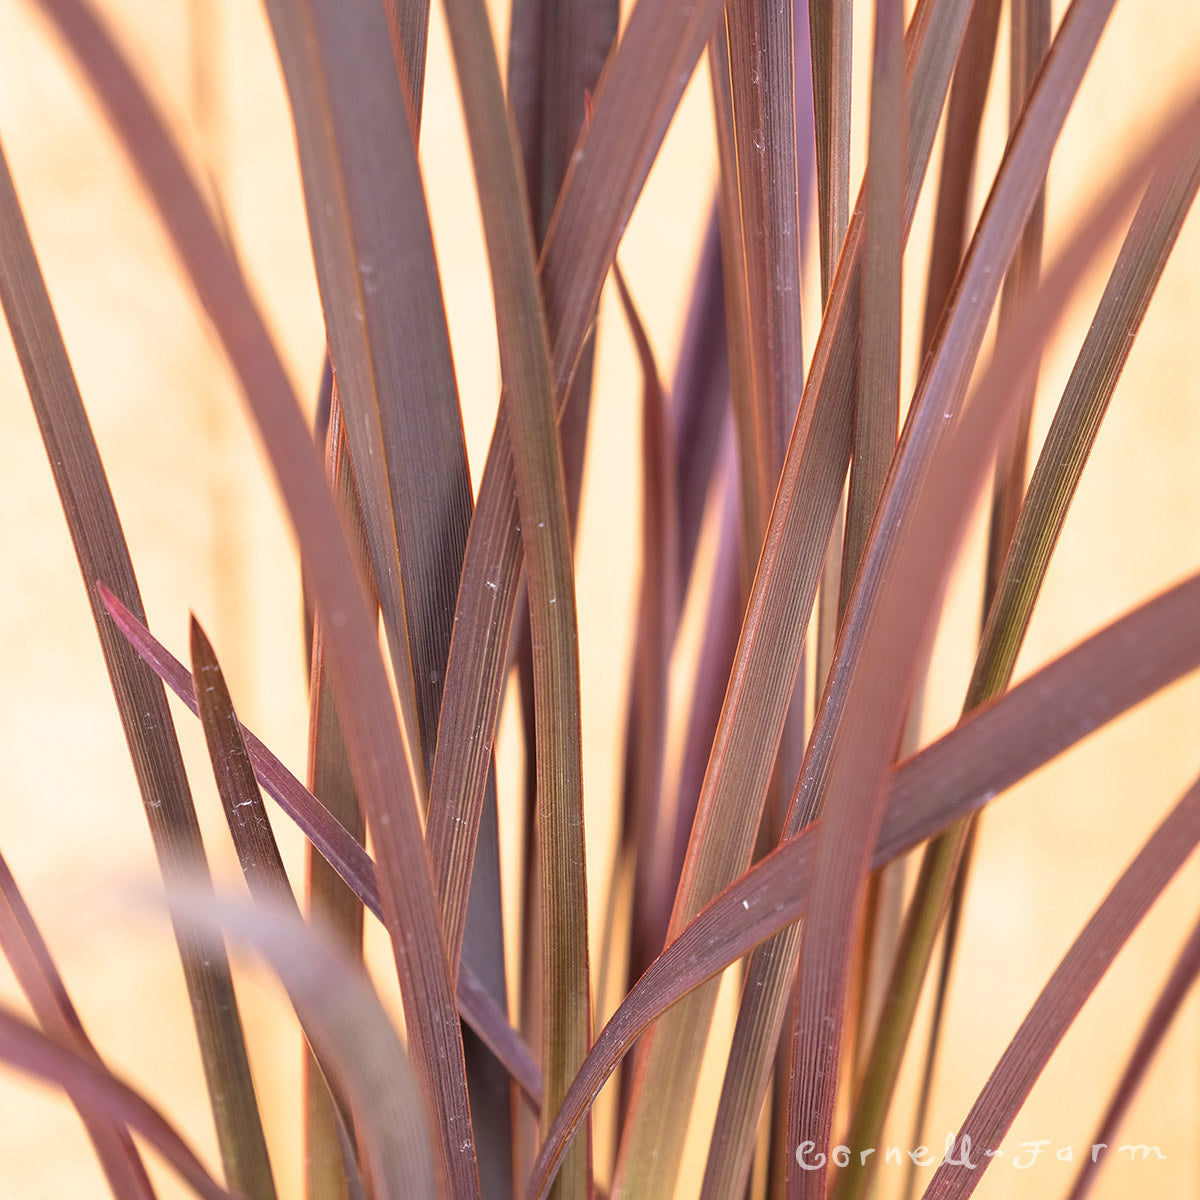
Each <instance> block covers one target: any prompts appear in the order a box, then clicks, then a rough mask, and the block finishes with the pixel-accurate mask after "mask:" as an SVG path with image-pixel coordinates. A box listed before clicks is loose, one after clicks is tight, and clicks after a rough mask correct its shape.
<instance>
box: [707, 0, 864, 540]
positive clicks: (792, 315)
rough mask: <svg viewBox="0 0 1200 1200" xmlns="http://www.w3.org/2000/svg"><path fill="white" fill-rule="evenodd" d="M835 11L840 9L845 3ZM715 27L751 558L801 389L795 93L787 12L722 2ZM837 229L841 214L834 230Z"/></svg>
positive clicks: (762, 2)
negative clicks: (733, 171)
mask: <svg viewBox="0 0 1200 1200" xmlns="http://www.w3.org/2000/svg"><path fill="white" fill-rule="evenodd" d="M839 8H841V9H844V10H845V12H846V13H847V14H848V13H849V9H850V6H849V5H848V4H842V5H839ZM725 22H726V29H727V35H728V45H729V66H730V81H731V93H732V94H731V100H732V105H733V136H734V147H735V151H736V155H737V190H738V199H739V202H740V204H739V208H740V213H741V237H742V262H743V264H744V267H745V272H746V299H747V320H748V331H749V335H750V341H749V346H750V366H751V379H750V382H751V385H752V386H751V388H750V390H749V393H748V394H746V395H737V396H735V397H734V413H735V416H736V417H737V425H738V439H739V442H740V443H741V444H742V448H741V453H740V455H739V460H740V462H741V464H742V475H743V479H742V490H743V495H744V496H745V497H746V502H747V503H750V502H751V501H753V508H752V509H749V510H748V511H747V512H746V513H744V514H743V520H744V527H745V530H746V539H747V543H748V546H747V551H748V553H749V555H750V556H751V559H753V558H754V557H756V556H757V553H758V548H759V547H760V546H761V544H762V537H763V533H764V532H765V530H766V525H767V521H768V520H769V519H770V513H771V502H772V500H773V499H774V497H775V488H776V486H777V484H778V481H779V469H780V467H781V466H782V463H783V446H784V439H785V436H786V428H787V423H788V420H789V418H790V417H791V416H792V414H793V412H794V410H795V407H796V405H797V404H798V403H799V398H800V393H801V391H802V390H803V387H804V352H803V344H802V339H801V322H800V296H801V287H800V208H799V184H798V175H797V169H796V96H795V82H794V78H793V74H792V46H793V39H792V20H791V12H790V10H789V9H788V7H787V6H784V5H779V4H775V3H772V2H770V0H731V2H730V3H729V4H727V5H726V14H725ZM847 99H848V97H847ZM847 116H848V113H847ZM846 128H847V131H848V129H849V124H848V121H847V125H846ZM847 145H848V143H847ZM848 168H849V160H848V159H847V179H846V190H845V193H843V195H842V198H841V205H842V208H843V209H845V207H846V206H847V204H848V202H849V201H848V196H847V194H846V193H848V190H849V169H848ZM845 223H846V218H845V216H843V218H842V225H843V231H844V226H845Z"/></svg>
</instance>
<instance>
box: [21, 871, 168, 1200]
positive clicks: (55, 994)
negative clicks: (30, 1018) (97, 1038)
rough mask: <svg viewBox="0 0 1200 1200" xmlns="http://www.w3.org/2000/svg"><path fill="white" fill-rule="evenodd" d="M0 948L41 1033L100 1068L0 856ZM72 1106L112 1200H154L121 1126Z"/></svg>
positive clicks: (151, 1189) (42, 941) (98, 1061)
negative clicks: (106, 1183) (84, 1129)
mask: <svg viewBox="0 0 1200 1200" xmlns="http://www.w3.org/2000/svg"><path fill="white" fill-rule="evenodd" d="M0 948H2V949H3V951H4V957H5V958H7V959H8V963H9V966H10V967H12V971H13V975H14V976H15V977H16V980H17V983H18V984H19V985H20V988H21V990H22V991H23V992H24V993H25V996H26V998H27V999H28V1000H29V1005H30V1007H31V1008H32V1009H33V1015H34V1016H35V1017H36V1018H37V1021H38V1024H39V1025H41V1027H42V1029H43V1031H44V1032H45V1033H46V1034H47V1035H48V1036H49V1037H51V1038H53V1039H54V1040H55V1041H56V1042H58V1043H59V1044H60V1045H63V1046H68V1047H70V1048H71V1049H72V1050H75V1051H76V1052H77V1053H78V1054H80V1055H81V1056H82V1057H84V1058H90V1059H91V1060H92V1061H93V1062H95V1064H96V1065H97V1066H103V1064H102V1063H101V1061H100V1056H99V1055H98V1054H97V1053H96V1049H95V1047H94V1046H93V1045H92V1042H91V1039H90V1038H89V1037H88V1035H87V1034H86V1033H85V1032H84V1028H83V1022H82V1021H81V1020H80V1019H79V1013H78V1012H77V1011H76V1009H75V1005H74V1004H72V1003H71V998H70V996H69V995H68V994H67V988H66V984H65V983H64V982H63V980H62V976H61V975H59V973H58V968H57V967H56V966H55V965H54V959H53V958H52V957H51V954H50V948H49V947H48V946H47V945H46V942H45V939H44V938H43V937H42V933H41V930H40V929H38V927H37V922H36V921H35V920H34V919H33V913H31V912H30V911H29V906H28V905H27V904H26V903H25V897H24V896H22V895H21V890H20V888H18V887H17V881H16V880H15V879H14V878H13V875H12V872H11V871H10V870H9V868H8V863H7V862H5V861H4V858H3V857H2V856H0ZM76 1107H78V1108H79V1115H80V1116H81V1117H82V1118H83V1123H84V1126H85V1127H86V1129H87V1133H88V1137H89V1138H90V1139H91V1142H92V1145H93V1146H94V1147H95V1150H96V1157H97V1158H98V1159H99V1160H100V1166H101V1167H102V1168H103V1170H104V1174H105V1176H106V1178H107V1179H108V1184H109V1187H110V1188H111V1189H112V1193H113V1196H114V1197H115V1198H116V1200H154V1189H153V1187H152V1186H151V1184H150V1179H149V1176H147V1174H146V1168H145V1166H144V1165H143V1163H142V1160H141V1157H140V1156H139V1155H138V1152H137V1147H136V1146H134V1144H133V1139H132V1138H131V1137H130V1136H129V1132H128V1130H126V1129H125V1127H124V1125H122V1124H120V1123H115V1124H114V1123H112V1122H109V1121H105V1120H100V1119H97V1118H96V1116H95V1115H94V1114H93V1112H92V1111H91V1110H90V1109H89V1108H87V1107H86V1106H85V1105H83V1104H78V1105H77V1106H76Z"/></svg>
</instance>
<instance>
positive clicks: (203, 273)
mask: <svg viewBox="0 0 1200 1200" xmlns="http://www.w3.org/2000/svg"><path fill="white" fill-rule="evenodd" d="M47 4H48V6H50V7H48V9H47V11H49V12H51V13H52V15H54V14H57V16H58V17H60V18H61V19H59V20H58V22H57V24H58V27H59V29H60V30H61V31H62V32H63V34H64V37H65V38H66V39H67V40H68V44H69V45H70V46H71V48H72V51H73V52H74V53H75V54H76V55H77V57H78V58H79V60H80V62H81V64H82V65H83V66H84V69H85V71H87V73H88V76H89V79H90V80H91V82H92V84H93V86H94V87H95V88H96V91H97V95H98V96H99V98H100V99H101V101H102V102H103V103H104V104H105V108H106V112H107V114H108V116H109V119H110V120H111V121H112V123H113V125H114V127H115V128H116V129H117V131H118V133H119V134H120V136H121V139H122V141H123V142H124V144H125V145H126V147H127V148H128V149H129V150H130V152H131V156H132V160H133V163H134V166H135V167H136V169H137V170H138V172H139V175H140V176H141V178H142V181H143V183H144V184H145V186H146V187H147V189H148V190H149V192H150V194H151V196H152V198H153V200H154V202H155V204H156V206H157V208H158V211H159V214H160V216H161V217H162V219H163V222H164V224H165V226H166V228H167V232H168V234H169V235H170V237H171V240H172V243H173V244H174V247H175V249H176V251H177V253H178V254H179V256H180V258H181V259H182V260H183V263H184V266H185V268H186V271H187V275H188V278H189V280H190V281H191V283H192V285H193V287H194V288H195V289H196V292H197V294H198V296H199V298H200V300H201V303H202V304H203V306H204V309H205V312H206V313H207V314H208V316H209V317H210V319H211V320H212V322H213V325H214V327H215V328H216V330H217V332H218V335H219V336H220V338H221V342H222V345H223V346H224V348H225V350H226V352H227V353H228V355H229V358H230V362H231V364H232V366H233V368H234V370H235V372H236V374H237V376H238V379H239V382H240V384H241V386H242V389H243V394H244V397H245V399H246V400H247V402H248V403H249V405H250V409H251V412H252V413H253V416H254V419H255V422H256V425H257V427H258V430H259V432H260V434H261V436H262V439H263V443H264V445H265V447H266V450H267V454H268V457H269V459H270V461H271V464H272V468H273V469H274V471H275V475H276V479H277V481H278V484H279V487H280V490H281V492H282V495H283V499H284V503H285V506H286V508H287V511H288V513H289V516H290V518H291V520H292V523H293V527H294V529H295V532H296V535H297V538H298V540H299V543H300V550H301V558H302V560H303V563H304V567H305V570H306V571H307V572H308V576H307V577H308V579H309V580H310V582H311V585H312V592H313V596H314V598H315V602H316V605H317V607H318V608H323V609H324V611H325V612H326V613H327V614H329V615H330V618H331V619H330V621H329V624H328V627H327V628H328V633H329V648H330V656H331V662H332V666H333V671H334V679H335V685H336V687H337V689H338V694H339V696H340V698H341V701H342V705H343V707H342V715H343V719H344V722H345V730H346V733H347V737H348V738H349V749H350V753H351V763H352V767H353V770H354V775H355V780H356V783H357V784H358V788H359V794H360V798H361V800H362V802H363V805H364V807H365V808H366V810H367V813H368V817H369V821H370V824H371V827H372V832H373V834H374V838H375V845H376V848H377V851H378V854H379V860H380V864H381V872H380V892H381V899H382V902H383V909H384V912H385V914H386V918H387V921H386V923H387V926H388V930H389V932H390V934H391V937H392V942H393V947H394V949H395V952H396V965H397V970H398V974H399V977H400V983H401V990H402V992H403V993H404V995H405V1004H406V1011H407V1012H408V1013H409V1025H408V1031H409V1037H410V1041H409V1046H410V1049H411V1051H412V1055H413V1060H414V1065H415V1067H416V1070H417V1076H418V1078H419V1079H420V1080H421V1082H422V1086H423V1088H424V1089H425V1095H426V1099H427V1104H428V1107H429V1111H430V1114H431V1115H430V1122H429V1123H430V1127H431V1129H432V1130H433V1131H434V1136H435V1137H436V1138H437V1140H438V1148H437V1155H436V1161H437V1163H438V1166H439V1173H440V1175H441V1178H442V1179H443V1181H444V1184H445V1187H446V1189H447V1190H448V1191H450V1192H451V1194H452V1195H454V1196H455V1200H458V1198H459V1197H462V1196H472V1195H475V1194H476V1193H477V1190H478V1180H477V1179H476V1176H475V1168H474V1161H473V1156H472V1154H471V1138H470V1115H469V1112H468V1105H467V1097H466V1087H465V1083H464V1081H463V1077H462V1072H461V1069H456V1067H455V1064H460V1065H461V1062H462V1041H461V1038H460V1037H459V1036H458V1033H457V1028H456V1022H455V1021H454V1017H453V1013H454V999H453V997H454V993H453V990H452V985H451V982H450V977H449V971H448V968H447V964H446V958H445V953H444V950H443V947H442V943H441V936H440V930H439V926H438V919H437V911H436V907H435V905H434V900H433V889H432V885H431V881H430V877H429V864H428V861H427V859H426V856H425V852H424V846H423V839H422V833H421V827H420V819H419V814H418V811H417V798H418V796H419V794H420V791H421V788H420V785H419V778H420V765H419V764H414V763H413V762H412V760H411V759H410V758H409V756H408V754H407V753H406V752H405V747H404V743H403V739H402V735H401V732H400V729H399V727H398V725H397V721H396V716H395V707H394V703H393V700H392V694H391V690H390V687H389V684H388V680H387V675H386V672H385V670H384V667H383V663H382V662H381V661H380V658H379V653H378V643H377V638H376V637H375V629H374V624H373V622H372V619H371V614H370V612H369V610H368V607H367V604H366V601H365V598H364V597H363V594H362V590H361V588H360V587H359V585H358V580H357V578H356V573H355V569H354V564H353V560H352V557H351V554H350V551H349V549H348V547H347V545H346V540H345V536H344V533H343V530H342V527H341V524H340V522H339V519H338V515H337V512H336V509H335V507H334V504H333V501H332V497H331V496H330V493H329V490H328V488H327V487H326V485H325V481H324V479H323V476H322V471H321V467H320V463H319V460H318V457H317V454H316V452H315V450H314V447H313V444H312V440H311V437H310V435H309V432H308V430H307V428H306V427H305V424H304V421H303V419H302V417H301V415H300V411H299V407H298V405H297V403H296V398H295V395H294V394H293V392H292V389H291V385H290V384H289V382H288V380H287V375H286V373H285V372H284V370H283V367H282V364H281V363H280V360H279V357H278V355H277V353H276V352H275V350H274V347H273V345H272V343H271V339H270V337H269V335H268V334H267V332H266V329H265V326H264V324H263V320H262V316H261V314H260V313H259V311H258V309H257V307H256V306H255V305H254V303H253V300H252V299H251V297H250V294H249V291H248V289H247V287H246V284H245V280H244V278H243V276H242V274H241V272H240V269H239V268H238V266H237V263H236V262H235V261H234V260H233V258H232V256H231V255H230V253H229V250H228V247H227V246H226V244H225V242H224V240H223V237H222V234H221V232H220V229H219V227H218V225H217V223H216V222H215V220H214V218H213V215H212V213H211V211H210V210H209V208H208V206H207V204H206V203H205V200H204V196H203V192H202V190H201V189H200V188H199V186H198V185H197V182H196V180H195V178H194V177H193V176H192V174H191V173H190V171H189V169H188V167H187V165H186V164H185V162H184V160H183V159H182V157H181V156H180V155H179V152H178V149H177V147H176V146H175V145H174V143H173V141H172V139H171V137H170V135H169V134H168V132H167V129H166V126H165V124H164V123H163V121H162V119H161V117H160V116H159V114H158V113H157V111H156V110H155V109H154V107H153V105H152V104H150V102H149V100H148V98H147V96H146V95H145V92H144V90H143V89H141V87H140V85H139V84H138V82H137V80H136V77H135V76H134V75H133V74H132V72H131V71H130V70H129V68H128V64H127V63H125V61H124V60H123V59H122V58H121V57H120V55H119V53H118V52H117V51H116V48H115V46H114V45H113V43H112V41H111V39H109V38H107V37H106V35H105V31H104V29H103V27H102V26H100V25H99V23H98V22H96V21H95V19H94V17H93V16H92V15H91V13H90V10H86V9H84V8H83V7H82V6H81V5H80V4H79V3H78V0H47ZM81 14H82V15H81ZM287 15H292V14H291V13H290V12H289V14H287ZM351 28H357V27H356V26H354V25H353V23H348V24H347V25H346V26H345V27H341V28H339V29H338V30H337V35H338V38H339V39H341V41H342V45H341V50H342V52H343V53H347V52H350V53H352V48H351V47H350V45H349V43H350V42H351V40H352V39H350V38H344V39H343V38H342V35H343V34H344V33H346V31H347V30H348V29H351ZM359 32H360V33H361V31H359ZM404 690H405V689H403V688H402V689H401V691H402V692H403V691H404ZM401 930H403V939H401ZM401 942H403V953H402V952H401Z"/></svg>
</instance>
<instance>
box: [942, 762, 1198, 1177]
mask: <svg viewBox="0 0 1200 1200" xmlns="http://www.w3.org/2000/svg"><path fill="white" fill-rule="evenodd" d="M1197 843H1200V780H1198V781H1197V782H1196V783H1194V784H1193V785H1192V787H1191V788H1190V789H1189V790H1188V792H1187V793H1186V794H1185V795H1184V797H1183V799H1182V800H1180V801H1179V803H1178V804H1177V805H1176V806H1175V807H1174V808H1173V809H1172V810H1171V812H1170V813H1169V814H1168V815H1167V817H1166V819H1165V820H1164V821H1163V822H1162V824H1161V825H1159V827H1158V828H1157V829H1156V830H1155V831H1154V833H1153V834H1151V835H1150V838H1149V839H1148V840H1147V842H1146V844H1145V845H1144V846H1143V847H1142V849H1141V850H1140V851H1139V852H1138V855H1137V857H1136V858H1135V859H1134V860H1133V862H1131V863H1130V864H1129V866H1128V867H1127V868H1126V870H1125V872H1124V873H1123V874H1122V875H1121V877H1120V879H1118V880H1117V882H1116V883H1115V884H1114V885H1113V887H1112V889H1111V890H1110V891H1109V893H1108V895H1107V896H1105V898H1104V900H1103V902H1102V903H1101V904H1100V907H1099V908H1098V909H1096V912H1095V913H1094V914H1093V916H1092V918H1091V920H1089V921H1088V923H1087V925H1085V926H1084V928H1083V931H1082V932H1081V933H1080V935H1079V937H1078V938H1076V939H1075V941H1074V943H1072V945H1071V948H1070V949H1069V950H1068V951H1067V953H1066V954H1065V955H1064V956H1063V960H1062V962H1061V963H1059V965H1058V967H1057V969H1056V970H1055V972H1054V974H1053V975H1052V976H1051V977H1050V980H1049V982H1048V983H1047V984H1046V986H1045V987H1044V988H1043V989H1042V992H1041V994H1040V995H1039V996H1038V998H1037V1000H1036V1001H1035V1002H1034V1005H1033V1007H1032V1008H1031V1009H1030V1010H1029V1015H1028V1016H1027V1017H1026V1018H1025V1020H1024V1021H1023V1022H1022V1023H1021V1028H1020V1029H1018V1030H1017V1032H1016V1034H1015V1035H1014V1037H1013V1040H1012V1041H1011V1042H1010V1043H1009V1044H1008V1048H1007V1049H1006V1050H1005V1052H1004V1054H1003V1056H1002V1057H1001V1059H1000V1061H999V1063H997V1064H996V1068H995V1070H994V1071H993V1072H992V1074H991V1076H990V1077H989V1079H988V1081H987V1083H986V1084H985V1085H984V1087H983V1090H982V1091H981V1092H980V1094H979V1098H978V1099H977V1100H976V1101H975V1104H974V1105H973V1106H972V1108H971V1111H970V1112H969V1113H968V1114H967V1117H966V1120H965V1121H964V1122H963V1124H962V1126H961V1128H960V1129H959V1132H958V1135H957V1136H956V1138H955V1145H956V1147H957V1149H958V1153H957V1155H956V1161H954V1162H951V1161H949V1159H950V1156H949V1155H947V1161H944V1162H943V1163H942V1164H941V1166H939V1167H938V1169H937V1172H936V1173H935V1174H934V1177H933V1180H932V1182H931V1183H930V1185H929V1187H928V1188H927V1189H926V1191H925V1196H926V1198H927V1200H951V1198H959V1197H966V1196H970V1195H971V1194H972V1193H973V1192H974V1191H975V1188H976V1187H977V1186H978V1184H979V1182H980V1180H981V1179H982V1178H983V1174H984V1172H985V1171H986V1169H987V1167H988V1166H989V1165H990V1163H991V1162H992V1161H993V1160H992V1159H990V1158H986V1157H984V1156H983V1154H982V1150H983V1149H984V1148H985V1147H996V1146H999V1145H1000V1143H1001V1141H1002V1140H1003V1138H1004V1135H1005V1133H1007V1132H1008V1130H1009V1128H1010V1127H1011V1126H1012V1123H1013V1121H1014V1120H1015V1119H1016V1115H1017V1113H1018V1112H1019V1111H1020V1108H1021V1105H1023V1104H1024V1103H1025V1099H1026V1097H1027V1096H1028V1095H1029V1093H1030V1091H1031V1090H1032V1088H1033V1085H1034V1084H1035V1083H1036V1082H1037V1080H1038V1077H1039V1076H1040V1075H1041V1073H1042V1071H1043V1070H1044V1069H1045V1066H1046V1064H1047V1063H1048V1062H1049V1061H1050V1057H1051V1055H1052V1054H1053V1053H1054V1051H1055V1050H1056V1049H1058V1045H1059V1043H1060V1042H1061V1041H1062V1039H1063V1038H1064V1037H1065V1036H1066V1033H1067V1030H1068V1029H1070V1027H1071V1025H1072V1023H1073V1022H1074V1020H1075V1018H1076V1017H1077V1016H1078V1015H1079V1013H1080V1011H1081V1010H1082V1008H1083V1006H1084V1004H1085V1003H1086V1002H1087V999H1088V997H1089V996H1090V995H1091V994H1092V992H1093V991H1094V990H1095V988H1096V985H1097V984H1098V983H1099V982H1100V980H1101V979H1102V978H1103V977H1104V974H1105V972H1106V971H1107V970H1108V968H1109V967H1110V966H1111V965H1112V963H1113V960H1114V959H1115V958H1116V956H1117V954H1118V953H1119V952H1120V951H1121V948H1122V947H1123V946H1124V945H1125V943H1126V942H1127V941H1128V940H1129V938H1130V937H1131V936H1132V934H1133V932H1134V930H1136V929H1137V927H1138V925H1139V924H1141V921H1142V918H1143V917H1145V915H1146V914H1147V913H1148V912H1149V911H1150V908H1151V907H1152V905H1153V904H1154V902H1155V900H1157V899H1158V897H1159V895H1160V894H1161V893H1162V891H1163V889H1164V888H1165V887H1166V886H1167V884H1168V883H1170V882H1171V880H1172V879H1173V878H1174V876H1175V874H1176V873H1177V872H1178V871H1179V869H1180V867H1182V866H1183V864H1184V863H1185V862H1186V861H1187V859H1188V858H1189V856H1190V855H1191V853H1192V851H1193V850H1194V849H1195V848H1196V845H1197ZM968 1139H969V1142H968ZM968 1145H970V1146H975V1147H977V1148H978V1152H979V1157H978V1159H977V1160H975V1161H973V1162H971V1165H970V1166H968V1165H966V1164H967V1161H968V1160H969V1159H970V1155H969V1153H967V1151H966V1148H967V1146H968ZM964 1154H965V1155H966V1157H965V1158H964V1157H963V1155H964Z"/></svg>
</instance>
